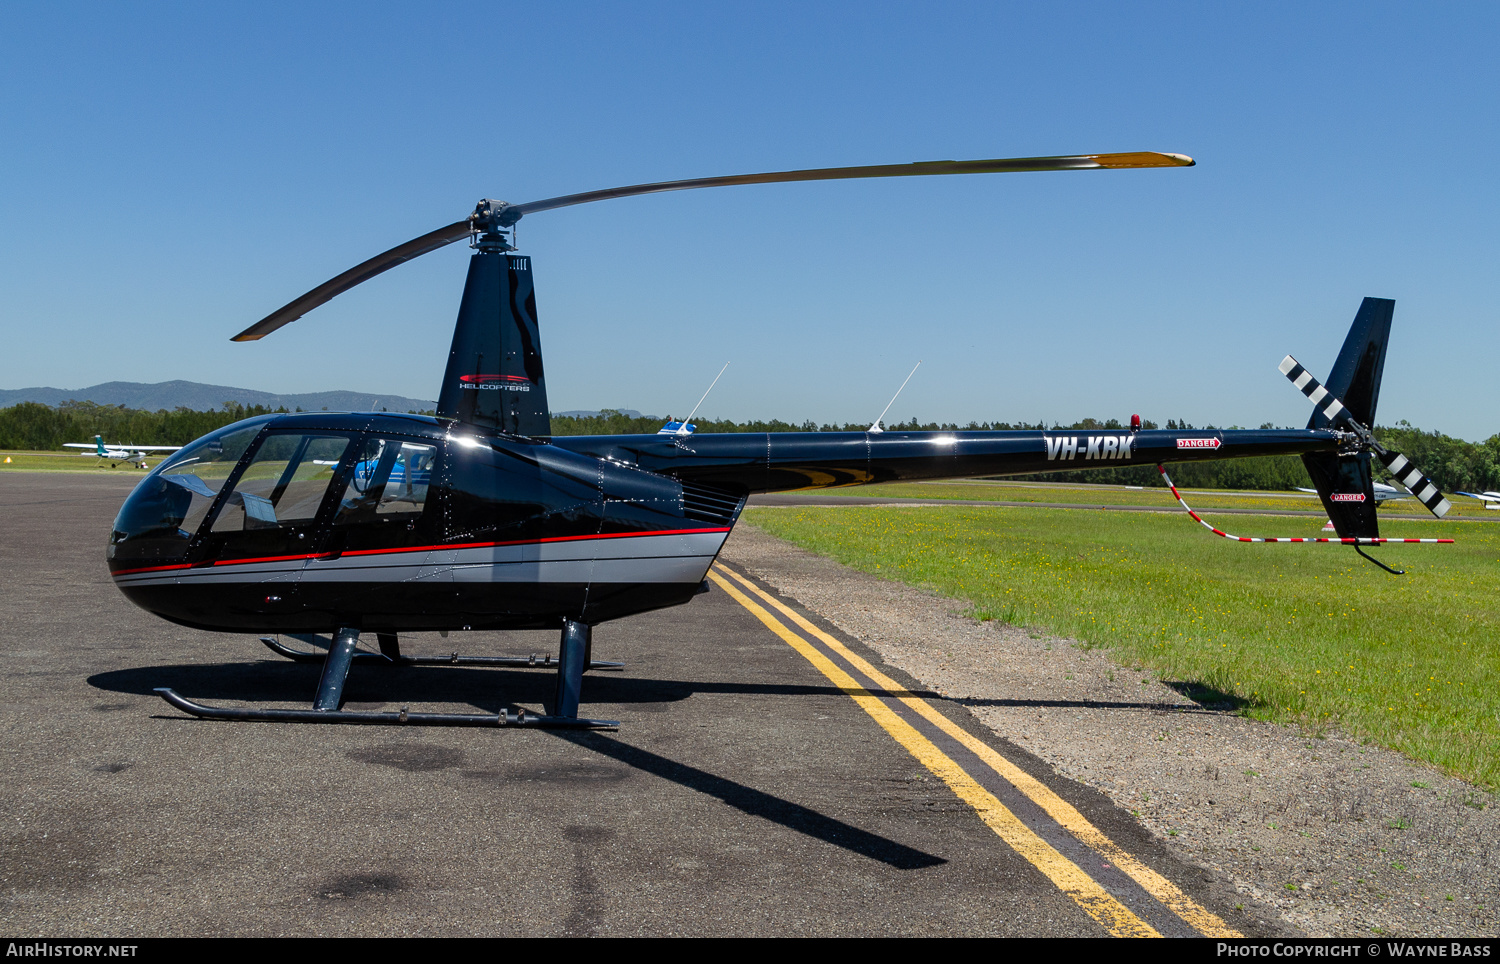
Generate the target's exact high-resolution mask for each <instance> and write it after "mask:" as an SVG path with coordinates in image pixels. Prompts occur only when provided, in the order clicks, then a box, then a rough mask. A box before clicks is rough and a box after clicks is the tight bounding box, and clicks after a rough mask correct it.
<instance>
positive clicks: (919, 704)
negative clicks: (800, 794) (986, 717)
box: [708, 565, 1243, 937]
mask: <svg viewBox="0 0 1500 964" xmlns="http://www.w3.org/2000/svg"><path fill="white" fill-rule="evenodd" d="M708 576H709V578H710V579H712V580H713V581H714V583H715V584H716V585H718V587H719V588H720V589H723V590H724V591H725V592H726V593H728V594H729V597H730V598H731V599H733V600H734V601H735V602H737V603H739V604H740V605H741V606H744V607H745V609H747V610H749V612H750V613H751V614H752V615H754V616H755V617H756V618H757V619H759V620H760V621H761V622H762V623H764V624H765V626H766V628H768V629H770V630H771V631H772V632H773V633H775V634H776V635H778V636H780V637H781V638H782V639H783V640H785V641H786V642H787V644H788V645H790V646H791V647H792V648H793V649H795V650H796V651H797V652H799V653H801V654H802V655H803V656H804V657H805V658H806V659H807V661H808V662H810V663H812V664H813V665H814V666H815V667H817V668H818V671H819V672H821V673H822V674H823V675H824V676H826V677H828V679H829V680H830V681H831V682H832V683H833V684H834V685H835V686H837V687H839V688H840V689H842V690H843V691H844V692H845V693H847V694H848V695H849V696H850V697H851V698H852V699H853V700H854V701H855V702H856V703H858V704H859V706H860V708H861V709H863V710H864V711H865V712H866V713H868V714H870V716H871V717H872V718H873V719H874V720H875V722H877V723H879V724H880V725H881V727H883V728H884V729H885V731H886V732H887V733H889V734H890V735H891V736H892V737H894V738H895V739H896V742H898V743H900V744H901V745H902V746H904V747H905V748H906V749H907V751H908V752H909V753H911V755H912V756H914V757H916V758H917V760H918V761H919V762H920V763H921V764H922V765H923V766H925V767H927V769H928V770H930V771H931V772H932V773H933V775H935V776H937V777H938V778H939V779H941V780H942V781H943V782H944V783H946V784H947V785H948V786H949V788H950V789H952V790H953V792H954V793H955V794H957V795H958V797H959V799H961V800H963V801H964V802H965V803H967V804H968V805H969V806H971V807H973V808H974V812H975V813H977V814H978V815H979V818H980V819H981V820H983V821H984V822H985V823H986V824H987V825H988V826H989V827H990V829H992V830H993V831H995V833H996V834H997V835H998V836H999V837H1000V839H1002V840H1004V841H1005V842H1006V843H1007V844H1009V845H1010V847H1011V848H1012V849H1013V850H1015V851H1016V853H1018V854H1020V855H1021V856H1022V857H1025V858H1026V859H1027V860H1028V861H1029V862H1030V863H1031V865H1032V866H1034V867H1036V869H1037V870H1039V871H1041V872H1042V873H1043V874H1045V875H1046V876H1047V878H1048V879H1049V880H1051V881H1052V883H1053V884H1055V885H1056V886H1057V888H1058V889H1059V890H1061V891H1062V892H1063V893H1065V894H1067V895H1068V896H1069V897H1071V898H1072V899H1073V900H1074V901H1075V902H1076V903H1077V904H1078V906H1079V907H1081V908H1082V909H1083V910H1084V912H1085V913H1087V914H1088V915H1089V916H1090V917H1092V918H1094V920H1096V921H1098V922H1099V923H1100V924H1101V925H1102V926H1103V927H1104V928H1105V930H1107V931H1109V933H1110V934H1112V935H1114V936H1116V937H1160V936H1161V934H1160V933H1159V932H1158V931H1157V930H1156V928H1154V927H1152V926H1151V925H1150V924H1148V923H1147V922H1146V921H1144V920H1142V919H1141V918H1140V917H1139V916H1138V915H1137V914H1136V913H1135V912H1134V911H1132V910H1131V909H1130V908H1128V907H1126V906H1125V905H1124V904H1122V903H1121V902H1120V901H1119V900H1118V899H1117V898H1116V897H1115V896H1114V895H1113V894H1111V893H1110V892H1109V891H1108V890H1106V889H1105V888H1104V887H1103V886H1102V885H1101V884H1099V882H1098V881H1096V880H1094V879H1093V878H1092V877H1090V876H1089V875H1088V874H1087V873H1085V872H1084V871H1083V869H1082V868H1080V867H1079V866H1078V865H1077V864H1075V863H1074V862H1073V861H1071V860H1069V859H1068V858H1067V857H1066V856H1065V855H1064V854H1062V853H1060V852H1058V850H1057V849H1056V848H1055V847H1053V846H1052V845H1051V844H1050V843H1048V842H1047V841H1046V840H1043V839H1042V838H1041V837H1040V836H1039V835H1038V834H1037V833H1036V831H1034V830H1032V829H1031V828H1030V827H1028V826H1027V825H1026V824H1025V823H1024V822H1023V821H1022V820H1021V819H1020V818H1019V817H1017V816H1016V815H1015V814H1014V813H1012V812H1011V811H1010V809H1009V808H1008V807H1006V806H1005V804H1003V803H1002V802H1000V800H999V798H997V797H996V796H995V795H994V794H993V793H991V792H990V791H989V790H987V789H985V788H984V787H983V786H982V785H980V783H979V782H978V781H977V780H975V779H974V778H973V777H972V776H970V775H969V774H968V773H967V772H965V771H964V769H963V768H962V767H961V766H959V765H958V763H956V762H955V761H954V760H953V759H952V758H951V757H949V756H948V755H947V754H946V753H944V752H943V751H942V750H940V749H939V748H938V747H937V746H936V745H935V744H933V742H932V741H931V740H929V739H927V737H925V736H923V735H922V734H921V732H919V731H918V730H917V729H916V727H914V726H912V725H911V724H910V723H908V722H907V721H906V720H904V719H902V718H901V716H900V715H898V714H897V713H896V712H895V711H893V710H892V709H891V708H890V706H888V705H887V704H886V703H885V702H884V701H883V700H882V699H881V697H880V696H878V695H876V694H873V693H871V692H870V690H869V688H868V687H866V686H865V685H864V684H862V683H860V682H859V681H858V680H856V679H855V678H854V677H853V676H851V675H849V674H848V673H847V672H845V671H844V670H843V669H842V668H840V667H839V665H838V664H837V663H835V662H834V661H833V660H831V659H829V658H828V656H826V655H824V653H823V652H822V651H821V650H819V649H818V647H817V646H814V645H813V644H812V643H810V642H809V641H808V640H807V639H806V638H804V637H803V636H801V635H799V634H798V633H797V632H796V631H795V630H793V629H792V628H791V627H789V626H787V625H786V624H785V623H783V622H782V621H781V620H780V619H778V618H776V616H775V615H774V614H773V613H772V612H771V611H770V610H768V609H767V608H766V607H765V606H762V605H761V604H760V603H758V602H757V601H756V600H755V599H752V598H751V595H753V596H756V597H758V598H759V599H760V600H763V601H764V602H765V603H766V604H767V605H769V606H770V607H771V608H773V609H775V610H777V611H778V612H780V613H781V614H782V615H783V616H785V617H786V618H787V619H788V620H790V621H791V622H792V623H794V624H795V625H796V626H797V627H798V628H799V629H801V630H802V632H804V633H806V634H808V635H809V636H811V637H812V638H814V639H817V640H818V641H819V642H821V643H823V644H824V645H825V646H827V647H828V648H829V649H830V650H832V651H833V652H834V653H836V654H837V655H838V656H839V658H841V659H843V660H844V661H845V662H847V663H848V664H849V665H850V666H852V667H853V668H854V669H855V670H856V671H857V672H859V673H861V674H863V675H864V676H865V677H866V678H867V679H869V680H871V681H873V682H874V683H875V684H876V685H877V686H878V687H880V688H881V689H883V690H885V691H886V693H885V694H882V695H884V696H885V697H886V698H891V697H895V698H897V699H899V700H900V702H901V703H903V704H905V705H906V706H907V707H909V708H910V709H911V710H913V711H914V712H916V713H917V714H918V715H920V716H921V717H922V719H924V720H926V721H927V722H929V723H931V724H932V725H933V726H935V727H937V728H938V729H939V730H941V731H942V732H943V733H944V734H946V735H947V736H949V737H950V738H952V739H953V740H955V741H957V742H958V743H959V744H960V745H962V746H963V747H964V748H965V749H967V750H968V751H969V752H971V753H973V754H974V755H975V756H976V757H978V758H979V759H980V760H982V761H983V762H984V763H985V765H986V766H988V767H990V768H991V769H992V770H994V771H995V773H997V774H999V775H1000V777H1001V778H1002V779H1004V780H1006V781H1007V782H1008V783H1010V784H1011V786H1013V787H1015V788H1016V789H1017V790H1019V791H1020V792H1021V793H1023V794H1025V795H1026V796H1027V797H1028V798H1030V800H1031V801H1032V802H1033V803H1035V804H1036V805H1037V806H1038V807H1040V808H1041V809H1042V811H1043V812H1044V813H1046V814H1047V815H1048V816H1049V817H1051V818H1052V819H1053V820H1054V821H1055V822H1056V823H1057V824H1058V825H1059V826H1061V827H1062V828H1063V829H1065V830H1067V831H1068V832H1069V833H1071V834H1072V835H1073V836H1074V837H1076V838H1077V839H1078V840H1079V841H1081V842H1082V843H1084V844H1085V845H1087V846H1088V847H1089V848H1091V849H1092V850H1094V851H1095V852H1096V853H1098V854H1099V855H1100V856H1102V857H1104V858H1106V859H1107V860H1109V861H1110V862H1112V863H1113V864H1114V866H1116V867H1118V868H1119V869H1120V870H1121V871H1122V872H1123V873H1125V874H1126V875H1127V876H1129V877H1130V878H1131V879H1132V880H1134V881H1135V882H1136V883H1137V884H1138V885H1140V887H1141V889H1142V890H1144V891H1145V892H1146V893H1148V894H1150V895H1151V896H1152V897H1154V898H1155V899H1156V900H1157V901H1159V902H1160V903H1161V904H1162V905H1163V906H1165V907H1167V908H1168V909H1169V910H1171V911H1172V912H1173V913H1175V914H1176V915H1177V916H1178V917H1180V918H1182V919H1183V920H1184V921H1186V922H1187V923H1188V924H1189V925H1190V926H1192V927H1193V928H1194V929H1195V930H1197V931H1198V932H1199V933H1200V934H1203V935H1204V936H1205V937H1242V936H1243V935H1242V934H1240V933H1239V932H1238V931H1236V930H1234V929H1233V928H1231V927H1229V925H1227V924H1225V923H1224V921H1223V920H1221V919H1220V918H1219V917H1218V916H1217V915H1216V914H1214V913H1213V912H1212V911H1210V910H1208V909H1207V908H1205V907H1203V906H1202V905H1201V904H1199V903H1198V902H1197V901H1195V900H1193V899H1192V898H1191V897H1189V896H1188V895H1187V894H1185V893H1183V892H1182V890H1181V889H1180V888H1179V887H1177V885H1176V884H1173V883H1172V882H1171V881H1170V880H1167V879H1166V878H1165V877H1163V876H1161V875H1160V874H1158V873H1157V872H1156V871H1154V870H1152V869H1151V868H1150V867H1147V866H1146V865H1145V864H1143V863H1141V862H1140V861H1139V860H1137V859H1136V858H1135V857H1133V856H1131V855H1130V854H1128V853H1126V852H1125V851H1124V850H1122V849H1121V848H1120V847H1119V846H1118V845H1116V844H1115V843H1114V842H1113V841H1112V840H1110V839H1109V838H1108V837H1106V836H1105V835H1104V834H1103V833H1102V832H1101V831H1100V830H1099V828H1097V827H1095V826H1094V825H1093V824H1091V823H1089V821H1088V820H1087V819H1085V818H1084V816H1083V814H1081V813H1079V812H1078V810H1077V809H1075V808H1074V807H1073V806H1072V805H1071V804H1069V803H1068V802H1067V801H1066V800H1063V799H1062V798H1061V797H1059V796H1058V795H1057V794H1055V793H1053V792H1052V791H1051V790H1050V789H1048V788H1047V786H1046V785H1045V784H1043V783H1042V782H1041V781H1039V780H1037V779H1036V778H1035V777H1033V776H1031V775H1030V774H1029V773H1027V772H1026V771H1024V770H1022V769H1021V768H1020V767H1018V766H1016V765H1015V764H1014V763H1011V762H1010V761H1009V760H1007V759H1006V758H1005V757H1003V756H1001V755H1000V754H999V753H997V752H995V750H994V748H993V747H991V746H990V745H989V744H987V743H985V742H984V741H982V740H980V739H978V738H976V737H975V736H973V735H972V734H970V733H969V732H967V731H966V730H964V729H963V728H962V727H960V726H958V725H956V724H955V723H954V722H953V721H952V720H950V719H948V718H947V717H946V716H944V715H943V714H941V713H939V712H938V711H937V710H935V709H933V708H932V707H931V706H930V705H928V703H927V702H926V701H925V700H922V699H918V698H917V697H914V696H910V695H904V696H896V694H902V693H906V692H907V689H906V687H904V686H902V685H901V684H899V683H897V682H896V681H895V680H893V679H891V678H890V677H888V676H886V675H885V674H884V673H881V672H880V671H879V670H878V669H876V668H875V667H874V666H872V665H871V664H870V663H869V662H868V661H867V660H865V659H863V658H861V657H860V656H859V655H858V654H857V653H855V652H854V651H853V650H851V649H849V648H848V647H847V646H845V645H844V644H843V643H841V642H839V641H838V640H837V639H835V638H834V637H832V636H830V635H829V634H827V633H825V632H823V631H822V630H821V629H819V628H818V627H816V626H814V625H813V624H812V623H811V622H809V621H808V620H807V619H805V618H803V616H802V615H801V614H800V613H798V612H796V611H795V610H793V609H791V608H790V607H788V606H787V605H785V604H784V603H782V602H781V600H779V599H777V598H776V597H775V596H772V595H771V594H770V593H768V592H765V591H764V590H762V589H761V588H760V587H759V586H756V585H755V584H754V583H752V582H751V581H750V580H748V579H746V578H745V577H743V576H741V575H740V574H739V573H737V572H734V571H733V570H731V569H728V568H726V567H724V566H719V565H715V567H714V569H713V570H711V571H710V572H709V574H708ZM725 576H728V577H729V579H726V578H725ZM730 579H733V580H734V582H735V583H739V585H740V586H742V587H744V590H745V591H741V589H739V588H737V587H736V586H735V585H734V584H733V583H731V582H730V581H729V580H730ZM747 592H748V593H749V594H751V595H747V594H746V593H747Z"/></svg>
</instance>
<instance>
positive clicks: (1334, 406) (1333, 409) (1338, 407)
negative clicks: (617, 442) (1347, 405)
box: [1323, 398, 1344, 419]
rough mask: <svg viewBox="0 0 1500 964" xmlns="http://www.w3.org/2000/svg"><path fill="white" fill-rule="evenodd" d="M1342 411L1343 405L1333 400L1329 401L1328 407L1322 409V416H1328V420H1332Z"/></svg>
mask: <svg viewBox="0 0 1500 964" xmlns="http://www.w3.org/2000/svg"><path fill="white" fill-rule="evenodd" d="M1343 410H1344V403H1343V402H1341V401H1339V400H1338V399H1336V398H1335V399H1334V400H1333V401H1331V402H1329V403H1328V407H1327V408H1325V409H1323V414H1324V415H1326V416H1328V418H1330V419H1332V418H1334V417H1335V416H1336V415H1338V413H1339V412H1342V411H1343Z"/></svg>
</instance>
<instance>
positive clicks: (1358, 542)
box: [1156, 465, 1453, 546]
mask: <svg viewBox="0 0 1500 964" xmlns="http://www.w3.org/2000/svg"><path fill="white" fill-rule="evenodd" d="M1156 471H1158V472H1160V473H1161V477H1162V478H1163V479H1164V480H1165V481H1166V483H1167V488H1169V489H1171V490H1172V495H1173V496H1174V497H1176V499H1177V501H1178V503H1179V504H1180V505H1181V506H1182V507H1183V508H1184V509H1187V514H1188V515H1190V516H1192V517H1193V518H1194V519H1196V520H1197V521H1198V524H1199V525H1201V526H1203V528H1205V529H1207V530H1208V531H1209V532H1212V533H1213V534H1214V535H1216V536H1223V537H1224V538H1225V539H1233V540H1234V541H1236V542H1324V543H1328V544H1329V545H1334V546H1340V545H1342V546H1374V545H1380V544H1381V543H1386V542H1393V543H1394V542H1420V543H1445V544H1446V543H1452V542H1453V540H1452V539H1363V538H1361V539H1344V538H1339V539H1323V538H1317V539H1302V538H1295V539H1293V538H1260V537H1258V536H1236V535H1230V534H1229V533H1227V532H1225V531H1224V530H1223V529H1216V528H1214V526H1213V525H1212V524H1211V523H1208V522H1205V521H1204V520H1203V517H1202V516H1200V515H1199V514H1198V513H1196V512H1194V511H1193V509H1192V506H1190V505H1188V504H1187V503H1186V502H1183V501H1182V494H1181V493H1180V492H1178V491H1177V486H1175V485H1173V484H1172V478H1171V476H1169V475H1167V469H1166V466H1163V465H1158V466H1157V467H1156Z"/></svg>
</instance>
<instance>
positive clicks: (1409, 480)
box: [1401, 467, 1423, 489]
mask: <svg viewBox="0 0 1500 964" xmlns="http://www.w3.org/2000/svg"><path fill="white" fill-rule="evenodd" d="M1421 481H1423V479H1422V473H1421V472H1420V471H1418V470H1417V469H1416V468H1415V467H1413V468H1412V470H1411V471H1410V472H1409V473H1407V474H1406V475H1405V476H1404V477H1403V478H1402V479H1401V484H1402V485H1404V486H1406V487H1407V488H1408V489H1414V488H1416V485H1417V483H1418V482H1421Z"/></svg>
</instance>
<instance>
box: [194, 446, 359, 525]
mask: <svg viewBox="0 0 1500 964" xmlns="http://www.w3.org/2000/svg"><path fill="white" fill-rule="evenodd" d="M348 447H349V439H348V438H347V437H346V436H343V435H304V434H301V433H291V432H287V433H281V432H277V433H273V434H271V435H268V436H266V440H265V441H264V442H262V443H261V446H260V448H259V449H258V450H257V451H256V453H255V455H254V457H253V458H251V460H250V464H249V465H247V466H245V471H244V472H243V473H242V474H241V475H240V478H239V481H238V482H236V483H235V486H234V492H233V493H232V494H231V495H230V496H229V501H228V502H226V503H225V505H224V508H222V509H220V510H219V516H218V518H216V519H214V524H213V530H212V531H214V532H241V531H245V530H250V529H275V528H279V527H284V526H292V525H301V524H305V523H309V522H311V521H312V520H313V519H314V518H315V517H316V516H317V514H318V507H319V506H321V505H322V504H323V495H324V493H326V492H327V491H328V483H329V482H331V481H332V480H333V477H334V470H335V469H337V468H338V464H339V462H340V461H341V460H342V459H343V457H344V450H345V449H346V448H348Z"/></svg>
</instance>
